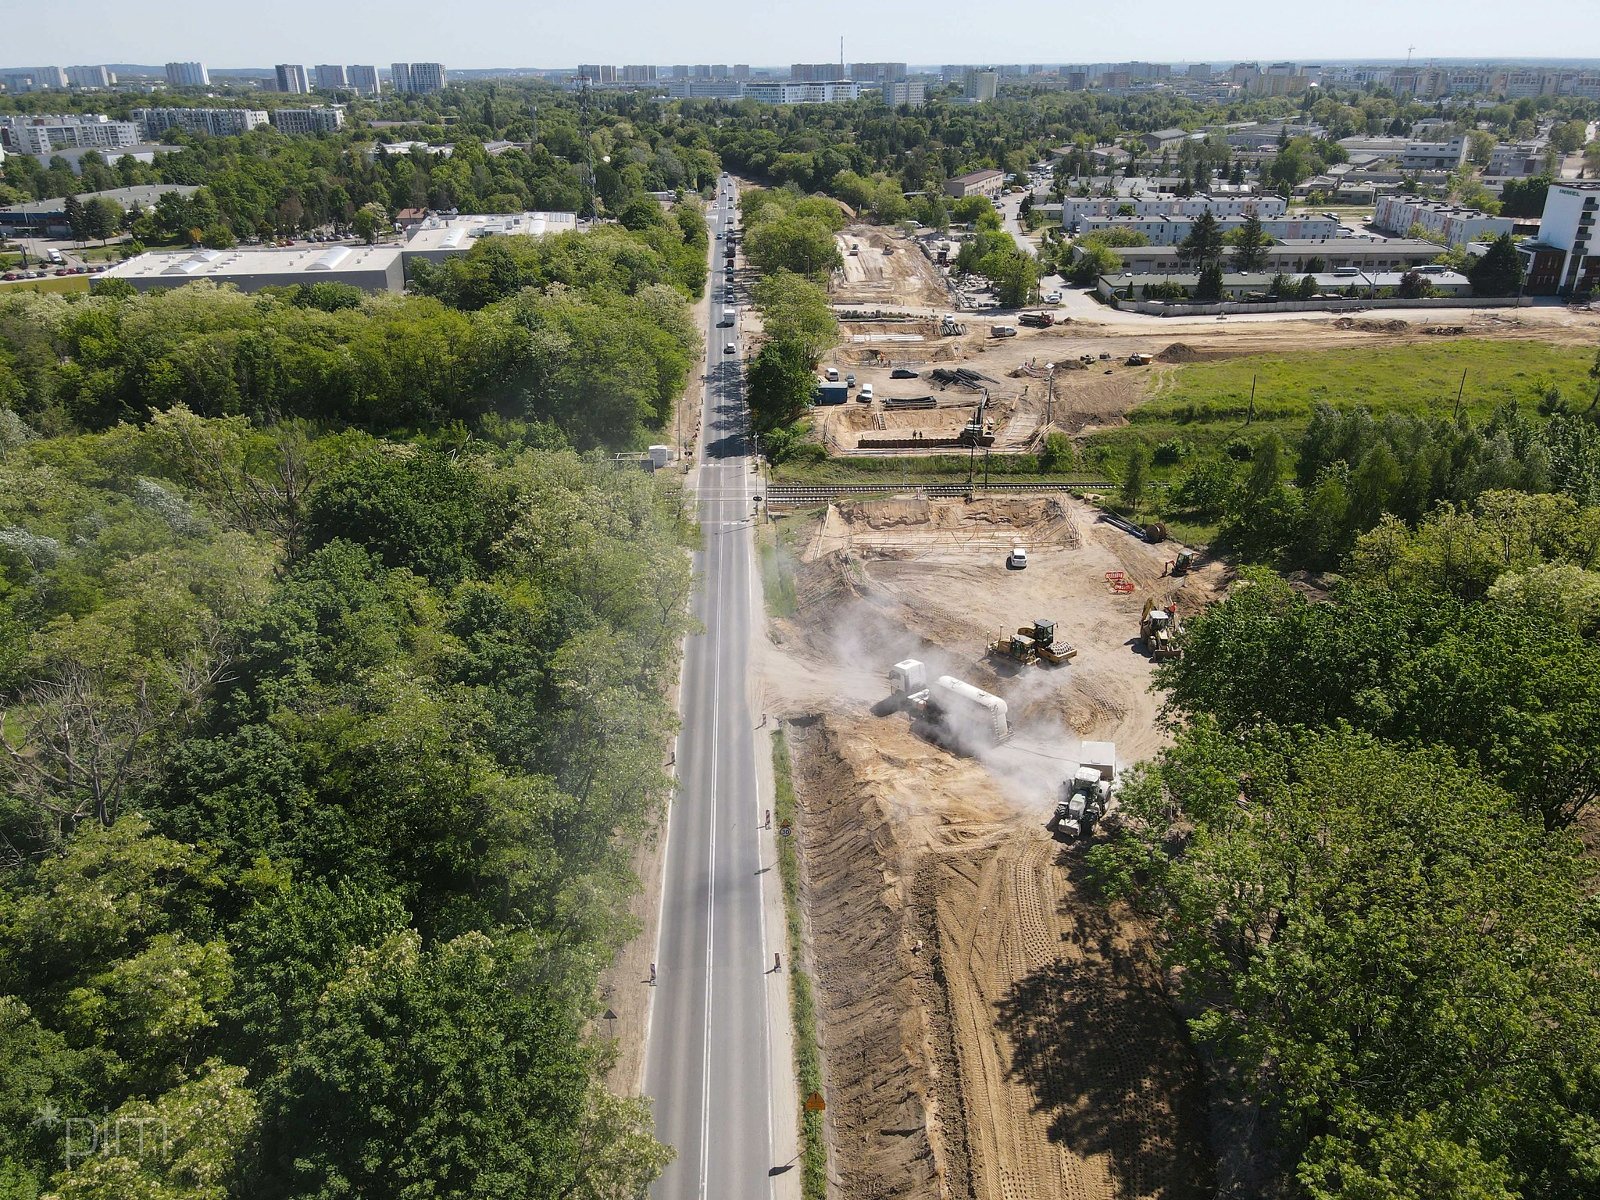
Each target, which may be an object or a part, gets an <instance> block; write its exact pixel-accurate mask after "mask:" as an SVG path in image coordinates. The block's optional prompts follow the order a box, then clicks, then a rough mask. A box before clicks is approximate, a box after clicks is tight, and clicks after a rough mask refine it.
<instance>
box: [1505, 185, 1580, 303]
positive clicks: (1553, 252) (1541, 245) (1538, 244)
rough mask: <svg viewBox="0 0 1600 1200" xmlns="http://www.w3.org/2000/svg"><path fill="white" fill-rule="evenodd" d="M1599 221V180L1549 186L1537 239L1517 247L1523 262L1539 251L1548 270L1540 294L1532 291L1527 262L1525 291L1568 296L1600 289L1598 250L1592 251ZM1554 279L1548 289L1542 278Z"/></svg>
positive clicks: (1532, 273)
mask: <svg viewBox="0 0 1600 1200" xmlns="http://www.w3.org/2000/svg"><path fill="white" fill-rule="evenodd" d="M1597 221H1600V180H1592V179H1591V180H1583V181H1581V182H1576V183H1567V182H1561V183H1556V184H1552V185H1551V187H1550V191H1549V192H1548V193H1547V194H1546V195H1545V199H1544V216H1543V218H1542V219H1541V220H1540V222H1539V236H1538V238H1537V240H1535V241H1533V242H1523V243H1521V244H1520V245H1519V246H1518V249H1519V250H1521V251H1522V254H1523V257H1524V258H1525V259H1533V258H1535V257H1536V256H1537V255H1538V254H1539V252H1540V251H1543V252H1544V254H1545V256H1546V261H1547V262H1548V263H1549V268H1547V269H1546V270H1545V271H1543V272H1541V283H1540V289H1541V290H1540V291H1537V292H1536V291H1535V290H1534V284H1533V277H1534V271H1533V269H1532V268H1533V267H1534V266H1536V265H1537V263H1535V262H1530V263H1529V264H1528V266H1529V272H1528V275H1529V282H1528V290H1529V291H1530V292H1534V294H1535V295H1540V294H1543V295H1562V296H1570V295H1574V294H1577V293H1587V292H1593V291H1595V290H1596V289H1600V251H1597V250H1596V249H1595V232H1594V231H1595V225H1596V222H1597ZM1547 276H1553V277H1554V287H1553V288H1549V289H1548V290H1544V289H1546V288H1547V286H1548V285H1546V284H1545V283H1544V282H1543V277H1547Z"/></svg>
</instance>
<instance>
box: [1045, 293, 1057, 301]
mask: <svg viewBox="0 0 1600 1200" xmlns="http://www.w3.org/2000/svg"><path fill="white" fill-rule="evenodd" d="M1045 300H1046V301H1048V302H1049V303H1051V304H1060V303H1061V293H1060V292H1051V293H1050V294H1049V295H1048V296H1046V297H1045Z"/></svg>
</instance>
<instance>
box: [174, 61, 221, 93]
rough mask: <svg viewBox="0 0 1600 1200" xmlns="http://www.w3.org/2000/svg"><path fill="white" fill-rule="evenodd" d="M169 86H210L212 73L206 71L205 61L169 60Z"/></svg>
mask: <svg viewBox="0 0 1600 1200" xmlns="http://www.w3.org/2000/svg"><path fill="white" fill-rule="evenodd" d="M167 86H168V87H210V86H211V75H210V73H209V72H207V71H206V65H205V63H197V62H169V63H168V64H167Z"/></svg>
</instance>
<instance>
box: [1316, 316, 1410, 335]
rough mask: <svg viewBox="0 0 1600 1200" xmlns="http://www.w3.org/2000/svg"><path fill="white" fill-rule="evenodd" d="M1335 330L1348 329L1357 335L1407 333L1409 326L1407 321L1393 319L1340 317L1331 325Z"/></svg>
mask: <svg viewBox="0 0 1600 1200" xmlns="http://www.w3.org/2000/svg"><path fill="white" fill-rule="evenodd" d="M1333 327H1334V328H1335V329H1350V330H1354V331H1355V332H1357V333H1407V332H1409V331H1410V329H1411V325H1410V323H1409V322H1407V321H1401V320H1399V319H1393V320H1388V321H1376V320H1373V319H1372V318H1371V317H1340V318H1339V319H1338V320H1337V321H1335V322H1334V323H1333Z"/></svg>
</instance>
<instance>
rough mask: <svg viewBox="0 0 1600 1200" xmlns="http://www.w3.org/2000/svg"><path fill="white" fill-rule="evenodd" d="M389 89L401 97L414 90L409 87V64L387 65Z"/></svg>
mask: <svg viewBox="0 0 1600 1200" xmlns="http://www.w3.org/2000/svg"><path fill="white" fill-rule="evenodd" d="M389 87H390V89H391V90H393V91H395V92H398V93H399V94H401V95H405V94H407V93H409V92H411V91H412V90H414V89H413V88H412V86H411V64H410V63H390V64H389Z"/></svg>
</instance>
